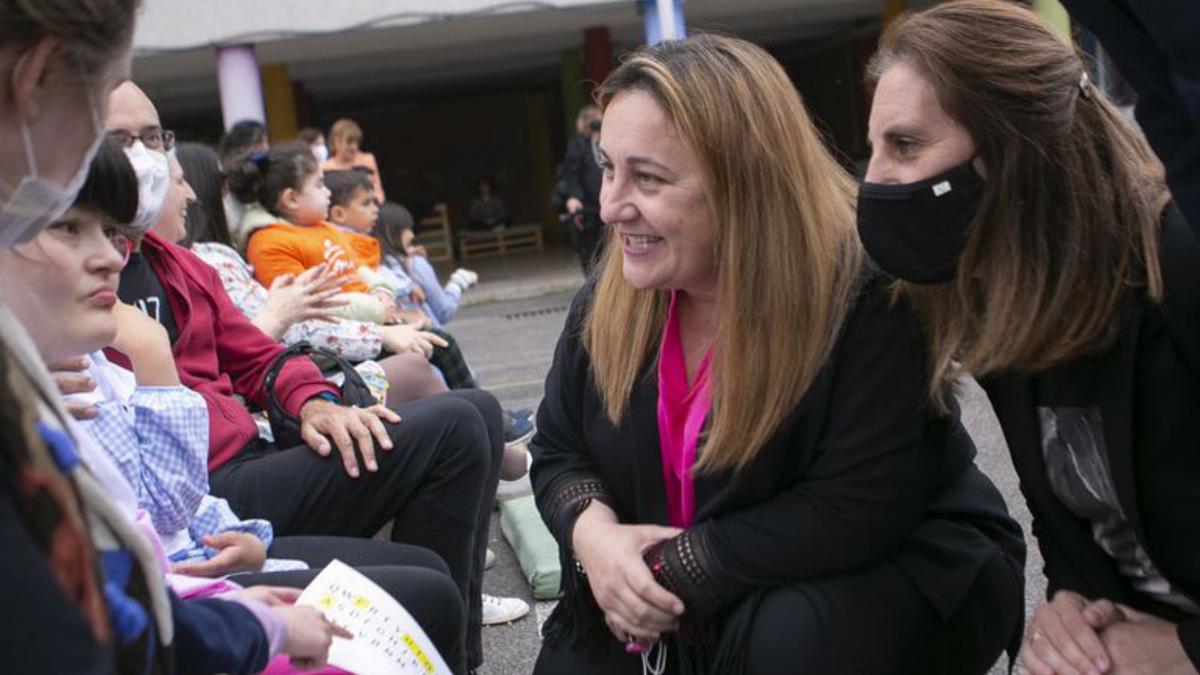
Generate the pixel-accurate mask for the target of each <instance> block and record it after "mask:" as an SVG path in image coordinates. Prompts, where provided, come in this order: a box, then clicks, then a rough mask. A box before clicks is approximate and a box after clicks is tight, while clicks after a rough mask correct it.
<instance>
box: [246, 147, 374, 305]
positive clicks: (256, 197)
mask: <svg viewBox="0 0 1200 675" xmlns="http://www.w3.org/2000/svg"><path fill="white" fill-rule="evenodd" d="M293 146H294V147H293ZM229 183H230V188H231V189H232V190H233V192H234V195H235V196H236V197H237V198H238V199H239V200H241V201H243V202H245V203H248V204H251V206H250V207H248V208H247V209H246V212H245V214H244V215H243V216H242V226H243V230H244V231H245V232H246V237H247V243H246V259H247V261H248V262H249V263H250V264H251V265H252V266H253V267H254V275H255V277H256V278H257V279H258V280H259V282H260V283H262V284H263V285H264V286H266V287H268V288H269V287H270V286H271V282H272V281H274V279H275V277H277V276H280V275H283V274H296V275H298V274H300V273H302V272H304V271H305V270H307V269H310V268H312V267H316V266H317V265H322V264H324V265H328V266H329V267H331V268H332V269H333V270H334V271H335V272H337V273H339V274H341V275H343V278H344V282H343V284H342V292H343V295H341V296H339V299H343V300H346V301H347V304H346V305H345V306H344V307H341V308H339V309H338V310H336V311H335V313H336V314H337V315H338V316H341V317H342V318H346V319H354V320H356V321H366V322H370V323H386V322H388V321H390V320H391V319H392V318H393V313H394V312H393V308H394V306H395V290H396V289H395V288H394V287H393V285H392V284H391V283H390V282H389V281H388V280H387V279H386V277H384V276H382V275H380V274H378V273H377V272H375V268H377V267H378V266H379V262H380V251H379V243H378V242H377V241H375V240H374V239H373V238H371V237H364V236H360V235H356V234H354V233H352V232H348V231H346V230H344V229H342V228H340V227H337V226H335V225H333V224H331V223H329V222H327V221H326V220H325V218H326V215H327V213H328V210H329V189H328V188H326V187H325V184H324V182H323V179H322V175H321V170H320V168H319V167H318V166H317V164H316V162H315V161H314V160H313V156H312V153H311V152H310V151H309V150H308V149H307V147H306V146H304V145H303V144H300V143H289V144H284V145H281V146H277V147H275V148H273V149H272V150H271V152H270V153H269V154H268V155H266V156H256V157H253V158H251V159H249V160H247V161H246V162H244V163H243V164H242V166H239V167H235V168H234V169H233V170H231V171H230V173H229Z"/></svg>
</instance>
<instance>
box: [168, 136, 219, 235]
mask: <svg viewBox="0 0 1200 675" xmlns="http://www.w3.org/2000/svg"><path fill="white" fill-rule="evenodd" d="M175 157H176V158H177V159H178V160H179V166H181V167H183V177H184V179H185V180H187V182H188V185H191V186H192V190H193V191H194V192H195V193H196V201H194V202H192V203H191V204H188V207H187V236H186V237H184V239H183V241H182V242H180V243H181V244H182V245H183V246H184V247H185V248H191V246H192V244H194V243H197V242H211V241H215V242H217V243H219V244H225V245H226V246H233V237H231V236H230V235H229V223H228V222H227V221H226V220H225V205H224V202H223V198H224V196H225V174H224V173H222V171H221V160H220V158H218V157H217V153H216V151H215V150H213V149H212V148H211V147H209V146H207V145H204V144H203V143H180V144H178V145H177V146H175Z"/></svg>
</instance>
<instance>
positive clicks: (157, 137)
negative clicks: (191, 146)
mask: <svg viewBox="0 0 1200 675" xmlns="http://www.w3.org/2000/svg"><path fill="white" fill-rule="evenodd" d="M108 135H109V136H112V137H113V138H115V139H117V141H118V142H120V143H121V146H122V147H125V148H129V147H133V144H134V142H135V141H141V142H142V144H143V145H145V146H146V149H148V150H160V151H162V152H170V151H171V150H174V149H175V132H174V131H171V130H169V129H163V128H162V127H145V128H144V129H142V130H141V133H137V134H131V133H129V132H128V131H125V130H124V129H114V130H113V131H110V132H108Z"/></svg>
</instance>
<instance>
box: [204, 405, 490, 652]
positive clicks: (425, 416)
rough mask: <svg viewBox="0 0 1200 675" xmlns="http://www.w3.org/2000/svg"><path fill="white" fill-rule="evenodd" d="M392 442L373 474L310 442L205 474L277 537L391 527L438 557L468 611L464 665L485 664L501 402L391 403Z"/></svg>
mask: <svg viewBox="0 0 1200 675" xmlns="http://www.w3.org/2000/svg"><path fill="white" fill-rule="evenodd" d="M396 412H397V414H399V415H400V417H401V418H402V421H401V422H400V423H399V424H396V425H388V433H389V435H390V437H391V439H392V443H393V445H394V448H393V449H392V450H391V451H390V452H382V451H377V453H376V459H377V461H378V464H379V471H378V472H376V473H366V472H363V474H362V476H361V477H360V478H357V479H355V478H351V477H350V476H349V475H347V474H346V470H345V469H344V468H343V466H342V462H341V459H340V458H339V457H333V456H331V457H321V456H320V455H318V454H317V453H316V452H315V451H313V450H312V449H311V448H309V447H308V446H303V445H302V446H298V447H294V448H288V449H286V450H278V449H274V448H271V447H270V446H266V447H265V448H255V449H252V450H248V451H245V452H243V453H242V454H241V455H239V456H238V457H237V458H235V459H234V460H233V461H231V462H229V463H227V464H225V465H224V466H222V467H220V468H219V469H217V470H216V471H214V472H212V474H211V476H210V477H209V480H210V485H211V488H212V492H213V494H215V495H217V496H219V497H224V498H225V499H227V500H229V503H230V506H232V507H233V510H234V512H235V513H237V514H238V515H239V516H241V517H243V518H264V519H266V520H269V521H271V523H272V525H274V526H275V532H276V534H277V535H279V536H290V535H339V536H347V537H365V538H370V537H372V536H374V534H375V533H376V532H378V531H379V530H380V528H382V527H383V526H384V525H385V524H386V523H388V522H391V523H392V540H393V541H398V542H403V543H407V544H415V545H417V546H422V547H424V548H427V549H429V550H431V551H433V552H434V553H436V554H438V555H439V556H441V558H442V560H444V561H445V562H446V565H447V567H449V569H450V576H451V578H453V579H454V581H455V583H456V584H457V585H458V587H459V591H460V596H461V598H462V601H463V604H464V605H465V606H466V608H467V623H466V650H467V666H468V667H469V668H475V667H477V666H478V665H479V664H481V663H482V662H483V647H482V644H481V641H480V630H481V626H482V618H483V607H482V604H481V597H482V596H481V595H480V594H481V592H482V588H483V558H484V555H485V552H486V550H487V537H488V519H489V516H490V515H491V509H492V506H493V504H494V502H495V498H496V483H497V481H498V480H499V477H500V459H501V456H502V455H503V453H504V428H503V423H502V421H501V419H500V405H499V404H498V403H497V402H496V399H495V398H494V397H492V395H491V394H488V393H487V392H484V391H481V390H478V389H464V390H460V391H455V392H451V393H449V394H443V395H441V396H434V397H430V398H426V399H421V400H418V401H413V402H412V403H406V404H405V405H402V406H399V407H398V408H397V409H396Z"/></svg>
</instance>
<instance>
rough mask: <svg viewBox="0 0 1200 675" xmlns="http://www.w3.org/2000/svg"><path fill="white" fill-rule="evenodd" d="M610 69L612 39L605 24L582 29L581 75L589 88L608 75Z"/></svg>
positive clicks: (589, 89) (589, 96)
mask: <svg viewBox="0 0 1200 675" xmlns="http://www.w3.org/2000/svg"><path fill="white" fill-rule="evenodd" d="M610 70H612V39H611V38H610V37H609V35H608V27H607V26H593V27H592V28H588V29H586V30H584V31H583V77H584V78H585V79H586V80H587V82H588V98H591V90H592V89H594V88H595V87H596V86H597V85H599V84H600V83H601V82H603V81H604V78H606V77H608V71H610Z"/></svg>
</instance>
